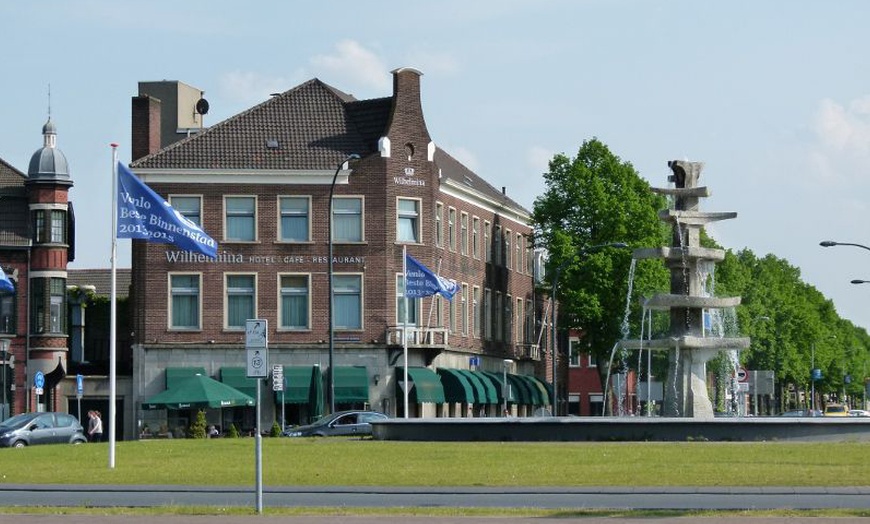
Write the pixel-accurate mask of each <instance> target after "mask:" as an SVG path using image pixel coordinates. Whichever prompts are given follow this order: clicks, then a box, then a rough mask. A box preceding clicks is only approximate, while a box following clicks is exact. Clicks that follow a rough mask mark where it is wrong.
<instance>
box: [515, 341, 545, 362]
mask: <svg viewBox="0 0 870 524" xmlns="http://www.w3.org/2000/svg"><path fill="white" fill-rule="evenodd" d="M514 358H516V359H517V360H541V348H540V347H539V346H538V345H537V344H519V345H517V346H514Z"/></svg>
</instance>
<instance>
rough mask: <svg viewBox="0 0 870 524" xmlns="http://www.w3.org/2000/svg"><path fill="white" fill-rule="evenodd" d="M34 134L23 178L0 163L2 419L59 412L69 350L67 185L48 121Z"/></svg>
mask: <svg viewBox="0 0 870 524" xmlns="http://www.w3.org/2000/svg"><path fill="white" fill-rule="evenodd" d="M42 134H43V146H42V147H41V148H40V149H38V150H37V151H36V152H35V153H34V154H33V156H32V157H31V160H30V164H29V166H28V170H27V174H24V173H22V172H21V171H19V170H18V169H16V168H14V167H13V166H11V165H9V164H8V163H6V162H4V161H2V160H0V265H2V266H3V270H4V272H5V273H6V274H7V275H8V276H9V278H10V280H11V281H12V282H13V284H14V285H15V292H14V293H12V294H5V295H0V339H2V343H3V344H4V345H5V346H7V347H8V351H6V352H5V353H0V388H2V391H0V399H2V400H0V404H3V407H0V416H3V417H5V416H8V415H9V414H17V413H22V412H24V411H29V410H32V411H37V410H52V409H56V410H60V411H65V410H66V407H65V404H64V403H63V400H64V399H62V398H58V395H57V386H58V384H60V382H61V380H62V379H63V378H64V376H65V375H66V369H67V354H68V349H69V345H68V340H69V325H68V323H69V321H68V306H69V304H68V298H67V282H66V281H67V263H68V262H70V261H72V260H73V258H74V245H75V238H74V237H75V235H74V231H75V229H74V220H73V212H72V203H71V202H70V201H69V189H70V188H71V187H72V185H73V182H72V179H71V178H70V172H69V166H68V164H67V160H66V157H65V156H64V154H63V153H62V152H61V151H60V149H58V148H57V128H56V127H55V124H54V123H53V122H52V121H51V119H50V118H49V120H48V122H47V123H46V124H45V125H44V126H43V128H42ZM37 374H38V375H40V377H42V378H40V379H36V376H37ZM40 383H41V384H42V386H41V387H38V386H39V384H40ZM0 418H2V417H0Z"/></svg>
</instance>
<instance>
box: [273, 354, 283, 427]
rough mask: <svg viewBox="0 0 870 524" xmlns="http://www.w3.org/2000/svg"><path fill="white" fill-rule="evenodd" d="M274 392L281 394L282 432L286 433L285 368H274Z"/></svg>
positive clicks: (279, 366) (280, 366)
mask: <svg viewBox="0 0 870 524" xmlns="http://www.w3.org/2000/svg"><path fill="white" fill-rule="evenodd" d="M272 391H280V392H281V432H282V433H283V432H284V366H282V365H280V364H275V365H274V366H272Z"/></svg>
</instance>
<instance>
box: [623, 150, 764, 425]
mask: <svg viewBox="0 0 870 524" xmlns="http://www.w3.org/2000/svg"><path fill="white" fill-rule="evenodd" d="M703 166H704V165H703V163H701V162H688V161H680V160H674V161H671V162H668V167H670V168H671V171H673V175H671V176H669V177H668V180H669V181H670V182H673V183H674V186H675V187H672V188H653V189H652V190H653V191H654V192H656V193H659V194H663V195H668V196H670V197H671V198H672V199H673V201H674V206H673V209H665V210H662V211H660V212H659V218H660V219H661V220H663V221H665V222H667V223H669V224H670V225H671V227H672V230H673V235H672V246H671V247H659V248H641V249H636V250H635V251H634V254H633V256H634V258H636V259H649V258H661V259H664V261H665V263H666V264H667V266H668V269H670V272H671V292H670V293H669V294H664V293H662V294H658V295H654V296H653V297H651V298H649V299H648V300H646V301H645V303H644V309H645V310H666V311H669V312H670V333H669V336H668V337H667V338H660V339H651V340H623V341H622V342H621V346H622V347H623V348H625V349H648V350H662V351H668V352H669V365H668V378H667V382H666V383H665V391H664V406H663V413H662V414H663V415H664V416H668V417H692V418H696V419H709V418H713V405H712V403H711V402H710V398H709V395H708V394H707V379H706V375H707V373H706V367H707V362H708V361H709V360H710V359H712V358H714V357H715V356H716V355H717V354H718V353H719V352H720V351H725V350H729V351H736V350H738V349H742V348H747V347H749V338H746V337H739V338H726V337H724V336H723V333H711V332H710V331H709V325H708V324H709V323H705V321H704V320H705V315H711V313H713V312H717V311H720V310H723V309H727V308H733V307H735V306H737V305H739V304H740V297H728V298H722V297H714V296H710V292H709V291H708V286H707V280H708V279H709V278H710V272H711V271H710V270H711V268H712V267H713V266H712V265H713V263H715V262H720V261H721V260H722V259H723V258H724V256H725V252H724V251H723V250H721V249H710V248H704V247H701V246H700V231H701V228H702V227H703V226H704V225H705V224H708V223H710V222H716V221H719V220H727V219H730V218H735V217H736V216H737V213H708V212H703V211H699V210H698V201H699V200H700V199H701V198H704V197H708V196H710V193H709V191H708V190H707V188H706V187H698V185H697V184H698V179H699V178H700V176H701V169H702V168H703Z"/></svg>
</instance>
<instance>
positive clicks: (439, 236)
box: [435, 202, 444, 247]
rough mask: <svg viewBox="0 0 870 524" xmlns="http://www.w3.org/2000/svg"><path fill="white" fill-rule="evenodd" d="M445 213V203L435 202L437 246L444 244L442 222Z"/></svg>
mask: <svg viewBox="0 0 870 524" xmlns="http://www.w3.org/2000/svg"><path fill="white" fill-rule="evenodd" d="M443 214H444V204H442V203H441V202H436V203H435V246H436V247H443V246H444V225H443V224H442V223H441V215H443Z"/></svg>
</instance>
